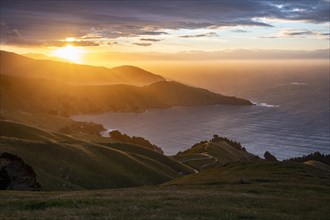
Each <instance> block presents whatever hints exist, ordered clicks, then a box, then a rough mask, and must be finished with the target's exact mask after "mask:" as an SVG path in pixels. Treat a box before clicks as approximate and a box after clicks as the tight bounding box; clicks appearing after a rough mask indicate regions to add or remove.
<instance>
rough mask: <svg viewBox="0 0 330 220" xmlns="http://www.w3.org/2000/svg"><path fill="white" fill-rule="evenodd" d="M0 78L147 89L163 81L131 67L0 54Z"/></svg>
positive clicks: (158, 77)
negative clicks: (114, 66) (146, 86)
mask: <svg viewBox="0 0 330 220" xmlns="http://www.w3.org/2000/svg"><path fill="white" fill-rule="evenodd" d="M0 58H1V59H0V61H1V74H6V75H12V76H18V77H33V78H42V79H52V80H57V81H60V82H65V83H82V84H98V83H101V84H131V85H136V86H144V85H149V84H151V83H154V82H158V81H163V80H165V79H164V78H163V77H161V76H159V75H156V74H153V73H150V72H148V71H145V70H142V69H140V68H137V67H134V66H123V67H117V68H113V69H108V68H105V67H96V66H88V65H78V64H74V63H68V62H57V61H51V60H36V59H32V58H28V57H25V56H21V55H18V54H15V53H10V52H6V51H0Z"/></svg>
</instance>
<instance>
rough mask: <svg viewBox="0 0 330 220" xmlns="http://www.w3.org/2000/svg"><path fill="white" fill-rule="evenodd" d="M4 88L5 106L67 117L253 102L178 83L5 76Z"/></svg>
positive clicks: (2, 89) (0, 84)
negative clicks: (86, 83)
mask: <svg viewBox="0 0 330 220" xmlns="http://www.w3.org/2000/svg"><path fill="white" fill-rule="evenodd" d="M164 85H165V87H164ZM172 87H175V89H172ZM0 91H1V94H0V95H1V100H0V101H1V108H3V109H8V110H17V109H19V110H22V111H27V112H34V113H36V112H39V113H40V112H44V113H51V114H57V115H63V116H68V115H70V114H79V113H91V112H106V111H119V112H141V111H145V110H147V109H150V108H166V107H171V106H177V105H181V106H191V105H211V104H241V105H251V103H250V102H249V101H247V100H241V99H237V98H234V97H226V96H222V95H219V94H215V93H211V92H209V91H207V90H203V89H198V88H193V87H188V86H185V85H183V84H179V83H176V82H164V83H156V84H152V85H150V86H146V87H142V88H141V87H136V86H130V85H107V86H73V85H67V84H64V83H59V82H54V81H50V80H44V79H28V78H19V77H12V76H5V75H1V82H0ZM228 100H230V101H228Z"/></svg>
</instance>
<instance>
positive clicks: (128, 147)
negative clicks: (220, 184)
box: [0, 120, 193, 191]
mask: <svg viewBox="0 0 330 220" xmlns="http://www.w3.org/2000/svg"><path fill="white" fill-rule="evenodd" d="M0 128H1V130H0V132H1V133H0V152H1V153H3V152H7V153H10V154H14V155H17V156H18V157H20V158H22V159H23V160H24V162H25V163H27V164H28V165H30V166H31V167H32V168H33V169H34V171H35V173H36V176H37V181H38V182H39V183H40V185H41V190H46V191H47V190H82V189H104V188H116V187H129V186H140V185H153V184H159V183H162V182H165V181H168V180H170V179H173V178H176V177H180V176H182V175H187V174H191V173H193V170H192V169H191V168H189V167H187V166H185V165H183V164H181V163H178V162H176V161H175V160H172V159H170V158H168V157H166V156H164V155H162V154H159V153H157V152H155V151H152V150H148V149H146V148H142V147H140V146H137V145H132V144H119V143H112V144H111V143H108V144H107V145H103V144H102V143H93V142H87V141H82V140H77V139H75V138H73V137H70V136H67V135H64V134H60V133H54V132H48V131H45V130H41V129H38V128H34V127H31V126H27V125H23V124H18V123H14V122H10V121H4V120H1V121H0Z"/></svg>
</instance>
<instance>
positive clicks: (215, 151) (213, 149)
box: [173, 141, 257, 170]
mask: <svg viewBox="0 0 330 220" xmlns="http://www.w3.org/2000/svg"><path fill="white" fill-rule="evenodd" d="M173 158H174V159H176V160H178V161H180V162H182V163H184V164H186V165H188V166H190V167H193V168H194V169H196V170H205V169H209V168H212V167H218V166H221V165H224V164H227V163H231V162H237V161H255V160H257V158H256V156H255V155H253V154H250V153H248V152H244V151H240V150H237V149H236V148H234V147H232V146H231V145H229V144H228V143H226V142H224V141H220V142H207V143H203V144H199V145H196V146H194V147H192V148H191V149H188V150H186V151H184V152H182V153H180V154H178V155H175V156H173ZM203 158H204V159H203Z"/></svg>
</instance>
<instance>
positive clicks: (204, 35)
mask: <svg viewBox="0 0 330 220" xmlns="http://www.w3.org/2000/svg"><path fill="white" fill-rule="evenodd" d="M218 36H219V35H218V34H217V33H215V32H209V33H205V34H192V35H182V36H179V37H181V38H199V37H218Z"/></svg>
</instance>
